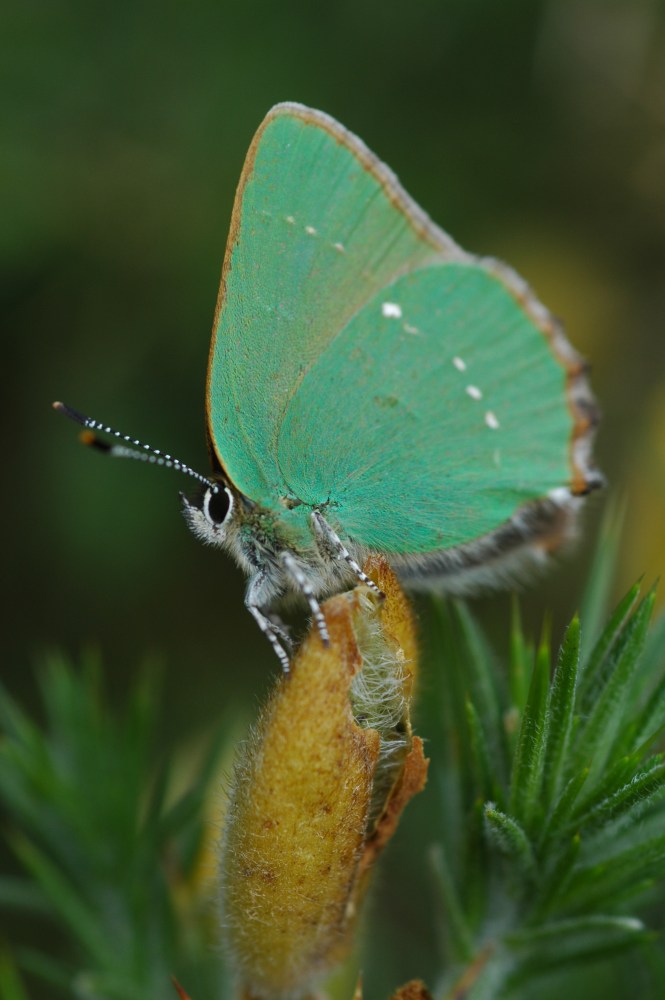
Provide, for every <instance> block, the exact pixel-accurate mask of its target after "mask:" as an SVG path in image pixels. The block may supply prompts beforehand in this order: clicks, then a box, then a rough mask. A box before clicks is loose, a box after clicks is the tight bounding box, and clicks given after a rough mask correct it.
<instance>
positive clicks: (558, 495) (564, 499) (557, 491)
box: [547, 486, 572, 507]
mask: <svg viewBox="0 0 665 1000" xmlns="http://www.w3.org/2000/svg"><path fill="white" fill-rule="evenodd" d="M547 495H548V497H549V498H550V500H551V501H552V502H553V503H555V504H557V505H558V506H560V507H564V506H565V505H566V504H567V503H570V500H571V498H572V494H571V492H570V490H569V489H568V488H567V487H566V486H555V487H554V489H553V490H550V491H549V493H548V494H547Z"/></svg>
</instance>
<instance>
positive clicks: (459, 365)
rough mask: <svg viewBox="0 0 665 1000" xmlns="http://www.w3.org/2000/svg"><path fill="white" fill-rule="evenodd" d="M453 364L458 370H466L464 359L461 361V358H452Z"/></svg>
mask: <svg viewBox="0 0 665 1000" xmlns="http://www.w3.org/2000/svg"><path fill="white" fill-rule="evenodd" d="M453 364H454V365H455V368H457V371H458V372H465V371H466V361H463V360H462V358H453Z"/></svg>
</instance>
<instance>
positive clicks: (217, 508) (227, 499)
mask: <svg viewBox="0 0 665 1000" xmlns="http://www.w3.org/2000/svg"><path fill="white" fill-rule="evenodd" d="M232 507H233V497H232V496H231V491H230V490H228V489H227V488H226V486H224V487H223V488H220V489H218V490H217V491H213V490H206V492H205V496H204V498H203V513H204V514H205V516H206V517H207V519H208V520H209V521H210V523H211V524H213V525H215V526H216V527H219V526H220V525H221V524H224V521H226V519H227V517H228V516H229V514H230V513H231V509H232Z"/></svg>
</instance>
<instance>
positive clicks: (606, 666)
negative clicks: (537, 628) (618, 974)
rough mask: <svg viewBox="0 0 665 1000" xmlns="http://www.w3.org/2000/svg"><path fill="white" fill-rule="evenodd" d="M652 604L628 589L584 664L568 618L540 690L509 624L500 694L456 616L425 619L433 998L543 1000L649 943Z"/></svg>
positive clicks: (654, 679) (463, 612) (518, 634)
mask: <svg viewBox="0 0 665 1000" xmlns="http://www.w3.org/2000/svg"><path fill="white" fill-rule="evenodd" d="M653 603H654V592H653V591H650V592H649V593H648V594H647V595H646V596H645V597H644V598H642V599H641V600H640V599H639V587H638V586H635V587H633V588H632V589H631V590H630V591H629V593H628V594H627V595H626V597H625V598H624V599H623V600H622V601H621V603H620V604H619V606H618V607H617V608H616V610H615V612H614V613H613V615H612V616H611V618H610V620H609V622H608V623H607V625H606V627H605V629H604V630H603V632H602V633H601V635H600V637H599V638H598V640H597V642H596V643H595V645H594V646H593V648H592V650H591V652H590V654H589V655H588V656H587V657H584V658H582V657H581V655H580V623H579V620H578V618H577V617H575V618H574V619H573V621H572V622H571V624H570V625H569V626H568V629H567V630H566V633H565V636H564V640H563V643H562V645H561V649H560V651H559V654H558V657H557V661H556V669H555V670H554V673H553V676H552V678H551V658H550V643H549V639H548V638H547V637H545V638H543V640H542V641H541V642H540V644H539V645H538V647H537V648H535V649H534V648H533V647H532V646H531V645H530V644H529V643H527V642H526V641H525V639H524V635H523V632H522V629H521V626H520V623H519V619H518V616H517V615H515V618H514V621H513V626H512V635H511V657H510V667H509V673H508V684H507V685H506V688H505V690H503V691H502V689H501V686H500V685H499V684H497V680H496V673H495V672H494V671H493V669H492V658H491V656H490V655H489V654H488V651H487V650H486V649H485V646H484V640H483V637H482V635H481V634H480V632H479V630H478V629H477V626H476V625H475V624H474V622H473V620H472V618H471V616H470V615H469V613H468V610H467V609H466V607H465V606H463V605H460V604H454V605H443V604H442V605H439V606H438V608H437V622H438V637H437V644H438V646H439V648H440V650H441V652H440V659H441V663H440V664H439V666H440V669H441V670H442V671H443V674H444V680H443V683H444V684H445V685H446V693H445V695H442V698H441V701H442V702H446V703H447V715H448V718H447V722H446V725H445V731H444V733H443V740H442V743H441V744H439V745H437V752H436V753H435V752H434V751H433V750H432V752H431V755H432V758H433V765H432V766H433V768H434V769H436V770H437V771H446V773H447V780H446V781H445V782H438V783H437V787H438V788H440V789H442V790H443V791H444V796H445V802H444V807H443V813H444V815H448V816H449V817H450V823H449V824H448V823H447V824H446V831H444V832H443V836H442V837H441V838H440V840H439V842H438V843H437V844H436V846H435V848H434V855H433V856H434V866H435V870H436V872H437V875H438V884H439V887H440V891H441V894H442V897H443V899H444V903H445V910H446V941H447V950H448V954H447V958H448V962H447V968H446V970H445V973H444V976H443V977H442V984H439V988H438V989H437V995H439V996H443V997H450V998H453V997H457V996H459V997H461V996H464V997H473V998H476V1000H480V998H491V997H504V996H505V997H529V996H533V995H534V993H533V992H531V991H532V990H535V989H536V988H537V989H538V996H539V997H541V996H545V995H547V994H546V993H545V992H543V991H544V990H545V989H546V988H547V984H546V982H545V980H546V978H547V977H548V976H551V973H552V971H553V970H555V971H556V973H557V975H560V974H561V973H562V971H565V969H566V966H568V965H570V966H572V965H574V964H575V965H580V964H581V963H584V962H585V961H586V962H590V961H592V960H597V959H599V958H601V957H603V956H605V957H607V958H613V957H614V956H615V955H616V954H617V952H618V951H620V950H621V949H628V948H632V947H633V946H636V945H640V944H644V943H646V942H648V941H650V940H651V937H652V935H651V934H650V932H649V931H648V930H647V928H646V927H645V925H644V923H643V922H642V920H641V919H639V917H637V916H636V915H635V914H634V911H633V910H632V909H631V907H634V906H635V905H636V901H637V898H638V897H639V896H640V895H642V896H644V894H645V892H646V891H647V890H648V889H650V888H652V887H654V886H655V885H656V884H659V883H660V882H661V880H662V879H663V876H665V763H664V760H663V755H662V754H660V753H656V752H654V747H655V745H656V744H657V742H658V739H659V737H660V735H661V732H662V729H663V726H664V725H665V675H664V670H663V668H664V667H665V629H664V628H663V624H662V622H661V623H660V625H659V626H658V627H657V628H656V629H655V631H654V632H653V633H652V636H651V638H650V639H649V637H648V626H649V621H650V617H651V613H652V609H653ZM451 776H452V780H451ZM460 833H461V834H462V835H461V836H460ZM660 888H661V889H662V885H661V886H660ZM536 982H537V983H538V985H537V987H536ZM660 982H661V981H660V980H659V983H660ZM578 988H579V987H578ZM661 988H662V984H661ZM553 995H556V994H553ZM576 995H579V996H583V995H584V996H595V995H599V996H600V995H601V994H600V993H598V994H595V993H594V992H593V990H591V991H590V992H588V993H582V992H580V993H579V994H576ZM603 995H607V994H606V993H604V994H603ZM610 995H611V994H610ZM615 995H616V996H621V995H622V994H621V993H617V994H615ZM653 995H654V996H658V995H661V993H660V989H658V988H656V983H655V982H654V993H653Z"/></svg>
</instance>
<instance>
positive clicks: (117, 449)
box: [52, 401, 219, 493]
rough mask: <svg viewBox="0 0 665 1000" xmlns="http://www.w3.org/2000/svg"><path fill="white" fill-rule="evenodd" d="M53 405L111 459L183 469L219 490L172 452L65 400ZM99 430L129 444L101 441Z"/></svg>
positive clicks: (213, 483) (86, 443) (82, 436)
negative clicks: (87, 414)
mask: <svg viewBox="0 0 665 1000" xmlns="http://www.w3.org/2000/svg"><path fill="white" fill-rule="evenodd" d="M52 405H53V409H54V410H56V411H57V412H58V413H63V414H64V415H65V416H66V417H69V419H70V420H73V421H74V423H76V424H79V425H80V426H81V427H83V433H82V434H81V441H82V442H83V444H85V445H87V446H88V447H90V448H96V449H97V451H102V452H104V453H105V454H107V455H111V457H112V458H134V459H137V460H138V461H140V462H148V463H149V464H150V465H162V466H164V467H165V468H167V469H176V470H177V471H178V472H183V473H184V474H185V475H186V476H191V477H192V478H193V479H196V480H197V482H199V483H202V484H203V485H204V486H207V487H209V488H210V489H211V490H212V492H213V493H217V492H218V490H219V487H218V485H217V483H215V482H213V481H212V480H210V479H207V478H206V476H202V475H201V474H200V473H199V472H196V471H195V470H194V469H192V468H190V466H189V465H185V464H184V462H181V461H180V460H179V459H177V458H174V457H173V456H172V455H169V454H167V453H166V452H163V451H160V449H159V448H153V447H152V446H151V445H149V444H145V443H144V442H143V441H138V440H137V439H136V438H133V437H131V436H130V435H129V434H122V433H121V432H120V431H116V430H114V429H113V428H112V427H108V426H107V425H106V424H102V423H101V422H100V421H99V420H94V419H93V418H92V417H86V416H85V414H83V413H80V412H79V410H75V409H74V408H73V407H72V406H67V404H66V403H61V402H59V401H56V402H55V403H53V404H52ZM96 431H101V433H102V434H110V435H111V437H114V438H118V439H119V441H123V442H127V443H126V444H109V443H108V442H107V441H103V440H101V439H100V438H99V437H98V436H97V434H96Z"/></svg>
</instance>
